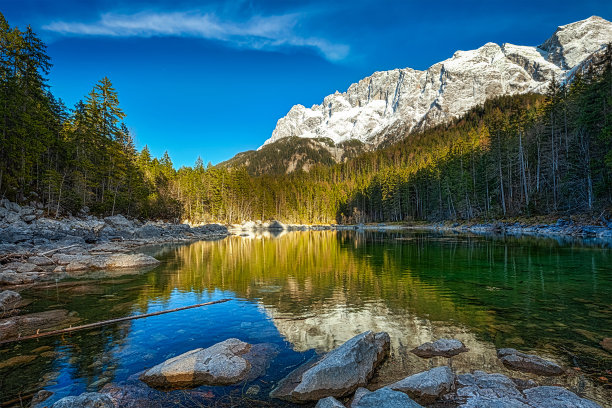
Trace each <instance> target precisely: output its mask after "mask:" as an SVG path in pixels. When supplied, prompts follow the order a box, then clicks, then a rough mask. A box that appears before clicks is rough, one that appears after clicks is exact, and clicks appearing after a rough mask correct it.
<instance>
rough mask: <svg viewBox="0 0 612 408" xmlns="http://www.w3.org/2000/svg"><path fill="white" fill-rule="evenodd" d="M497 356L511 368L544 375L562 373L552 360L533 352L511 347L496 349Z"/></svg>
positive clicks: (561, 369)
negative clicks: (524, 351) (527, 352)
mask: <svg viewBox="0 0 612 408" xmlns="http://www.w3.org/2000/svg"><path fill="white" fill-rule="evenodd" d="M497 358H499V359H500V360H501V362H502V363H504V365H505V366H506V367H508V368H509V369H511V370H516V371H523V372H527V373H533V374H537V375H546V376H553V375H561V374H563V368H561V367H560V366H559V365H557V364H555V363H553V362H552V361H548V360H544V359H543V358H541V357H538V356H536V355H533V354H525V353H521V352H520V351H517V350H515V349H512V348H503V349H499V350H497Z"/></svg>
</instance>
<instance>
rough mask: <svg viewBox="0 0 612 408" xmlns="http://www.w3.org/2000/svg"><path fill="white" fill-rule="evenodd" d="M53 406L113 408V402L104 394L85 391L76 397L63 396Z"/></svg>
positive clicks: (55, 407) (57, 407) (64, 407)
mask: <svg viewBox="0 0 612 408" xmlns="http://www.w3.org/2000/svg"><path fill="white" fill-rule="evenodd" d="M53 408H115V404H113V401H112V400H111V399H110V397H109V396H108V395H106V394H101V393H98V392H86V393H85V394H81V395H79V396H77V397H64V398H62V399H61V400H59V401H57V402H56V403H55V404H53Z"/></svg>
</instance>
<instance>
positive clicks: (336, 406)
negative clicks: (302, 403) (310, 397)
mask: <svg viewBox="0 0 612 408" xmlns="http://www.w3.org/2000/svg"><path fill="white" fill-rule="evenodd" d="M315 408H345V407H344V405H343V404H342V403H341V402H340V401H338V400H337V399H335V398H334V397H327V398H323V399H320V400H319V402H317V405H315Z"/></svg>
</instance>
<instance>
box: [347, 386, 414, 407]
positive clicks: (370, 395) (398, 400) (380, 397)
mask: <svg viewBox="0 0 612 408" xmlns="http://www.w3.org/2000/svg"><path fill="white" fill-rule="evenodd" d="M351 408H422V407H421V405H419V404H417V403H416V402H414V401H413V400H412V399H410V397H409V396H408V395H406V394H404V393H403V392H399V391H393V390H392V389H390V388H387V387H384V388H381V389H379V390H376V391H374V392H367V393H365V392H364V393H363V394H362V395H361V396H360V398H359V399H357V398H356V399H355V401H353V403H352V404H351Z"/></svg>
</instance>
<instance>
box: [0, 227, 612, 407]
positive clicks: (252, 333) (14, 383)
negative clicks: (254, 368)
mask: <svg viewBox="0 0 612 408" xmlns="http://www.w3.org/2000/svg"><path fill="white" fill-rule="evenodd" d="M149 251H150V252H151V253H154V254H155V255H156V256H157V257H159V258H160V259H162V260H163V263H162V265H161V266H160V267H158V268H156V269H155V270H153V271H150V272H146V273H142V274H136V275H126V276H120V277H119V276H114V277H108V276H97V277H95V278H96V279H94V280H80V281H76V282H60V283H59V284H58V285H47V286H41V287H38V288H33V289H31V290H29V291H27V292H25V293H24V295H26V296H28V297H30V298H33V299H36V301H35V302H34V303H33V304H32V305H30V306H29V307H28V308H29V310H28V311H30V312H36V311H42V310H48V309H66V310H69V311H71V312H76V314H78V317H79V318H80V322H81V323H86V322H91V321H98V320H104V319H110V318H114V317H120V316H125V315H130V314H134V313H147V312H151V311H156V310H162V309H168V308H175V307H180V306H186V305H190V304H194V303H200V302H205V301H208V300H214V299H220V298H222V297H232V298H234V299H235V301H233V302H229V303H228V304H224V305H218V306H214V307H210V308H206V309H196V310H190V311H184V312H179V313H176V314H169V315H164V316H158V317H155V318H149V319H144V320H138V321H133V322H130V323H125V324H122V325H115V326H107V327H105V328H103V329H100V330H96V331H91V332H82V333H79V334H76V335H73V336H71V337H66V338H62V339H49V340H45V341H39V342H25V343H22V344H19V345H17V346H12V347H4V348H2V349H0V359H4V360H6V359H9V358H11V357H14V356H18V355H32V356H34V357H35V358H34V360H32V361H30V362H27V363H25V364H21V365H18V366H16V368H15V367H12V368H11V370H14V371H12V372H13V373H14V375H11V376H9V375H8V371H7V370H8V369H5V370H4V371H3V370H2V369H0V380H1V381H2V382H0V390H1V391H2V394H1V398H0V402H4V401H9V400H10V399H14V398H16V396H18V395H19V394H22V395H27V394H31V393H32V392H33V391H35V390H38V389H40V388H41V387H45V388H46V389H49V390H51V391H53V392H55V393H56V394H55V396H54V397H52V398H54V399H57V398H59V397H61V396H64V395H69V394H78V393H80V392H83V391H84V390H98V389H100V388H101V387H103V386H104V385H105V384H107V383H119V384H128V383H129V384H135V381H136V382H137V379H135V378H136V377H135V374H137V373H139V372H140V371H142V370H143V369H144V368H146V367H150V366H152V365H154V364H157V363H159V362H161V361H163V360H165V359H167V358H170V357H172V356H174V355H177V354H180V353H182V352H184V351H187V350H190V349H193V348H197V347H207V346H209V345H211V344H214V343H215V342H218V341H221V340H224V339H226V338H228V337H238V338H241V339H242V340H245V341H249V342H271V343H275V344H277V345H278V346H279V347H281V350H282V351H281V354H280V355H279V357H278V358H277V359H276V360H275V361H274V362H273V366H272V367H271V369H270V370H269V372H270V374H268V376H266V377H265V378H263V379H260V380H258V381H259V382H258V386H261V389H262V391H261V393H260V395H259V396H258V397H257V398H265V395H266V394H267V390H269V388H270V387H271V386H272V384H273V383H274V382H275V381H277V380H278V378H279V377H280V376H282V375H284V373H286V372H287V370H288V369H289V367H291V366H294V365H295V364H298V363H299V362H300V361H304V360H305V359H307V358H309V356H310V355H312V352H311V351H309V350H312V349H315V350H317V351H318V352H324V351H328V350H331V349H332V348H334V347H336V346H338V345H339V344H341V343H343V342H344V341H346V340H348V339H349V338H351V337H352V336H354V335H355V334H358V333H360V332H362V331H364V330H376V331H387V332H389V334H390V335H391V338H392V358H391V359H390V360H388V361H387V363H385V365H384V367H383V369H382V370H381V372H380V374H379V376H378V377H377V379H375V381H377V382H378V383H380V384H383V383H386V382H389V381H391V380H395V379H398V378H401V377H403V376H406V375H409V374H412V373H414V372H418V371H422V370H423V369H427V368H429V367H430V365H436V364H442V363H446V362H447V361H446V360H439V361H438V360H435V359H434V360H421V359H419V358H417V357H416V356H414V355H412V354H411V353H409V350H410V349H411V348H413V347H415V346H417V345H419V344H421V343H423V342H425V341H429V340H432V339H435V338H438V337H444V336H446V337H448V336H452V337H456V338H459V339H461V340H462V341H463V342H464V343H465V344H466V345H467V346H468V347H469V348H470V349H471V352H470V353H465V354H463V355H460V356H457V357H455V358H453V360H452V365H453V367H454V368H455V369H456V370H457V371H460V372H461V371H468V370H472V369H485V370H488V371H498V372H506V371H505V369H504V368H503V367H502V366H501V365H500V364H499V363H498V361H497V358H496V357H495V348H496V347H515V348H519V349H524V350H532V351H535V352H537V353H539V354H541V355H544V356H548V357H549V358H553V359H556V360H557V361H559V362H561V363H563V364H565V365H568V366H579V367H580V369H581V370H580V371H573V370H572V374H571V375H569V376H568V377H567V378H566V379H564V380H563V383H564V384H565V385H567V386H570V387H572V388H573V389H574V390H576V391H579V392H584V393H586V394H587V395H589V396H590V397H592V398H594V399H596V400H598V401H599V402H600V403H602V404H603V405H605V404H606V403H607V401H609V400H610V397H612V393H611V392H610V390H609V388H606V386H605V384H602V383H599V382H598V380H596V378H597V377H601V376H609V373H606V370H610V369H611V368H612V356H611V355H610V353H608V352H606V351H604V350H603V349H602V348H601V347H600V346H599V344H598V343H599V341H600V340H601V339H602V338H604V337H612V309H611V307H610V302H609V299H610V294H611V293H612V271H611V269H610V265H611V264H612V262H611V261H612V259H611V253H610V251H609V250H607V249H602V248H601V247H597V246H589V245H584V244H583V243H576V242H574V243H572V244H568V243H565V242H559V241H556V240H541V239H533V238H512V237H510V238H491V237H484V236H467V235H441V234H431V233H418V232H410V233H405V232H403V233H402V232H393V233H377V232H366V233H358V232H354V231H346V232H332V231H321V232H290V233H285V234H282V235H280V236H276V237H275V236H261V235H253V236H249V237H229V238H227V239H224V240H219V241H212V242H197V243H194V244H191V245H186V246H164V247H160V248H150V249H149ZM41 347H46V348H45V349H44V350H42V351H41V349H40V348H41ZM45 353H46V354H45ZM514 375H515V376H517V375H516V373H514ZM524 378H525V377H524ZM538 380H539V381H540V382H544V383H555V382H558V380H554V379H548V380H542V379H538ZM130 381H131V382H130ZM206 391H207V392H209V391H210V393H211V394H206V393H204V394H203V395H205V396H206V398H209V395H215V397H218V398H221V397H223V395H231V393H233V392H234V393H235V392H242V391H241V390H236V389H233V390H232V389H228V390H224V391H219V390H217V389H211V390H206ZM162 405H164V404H162ZM187 405H188V404H187Z"/></svg>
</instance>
